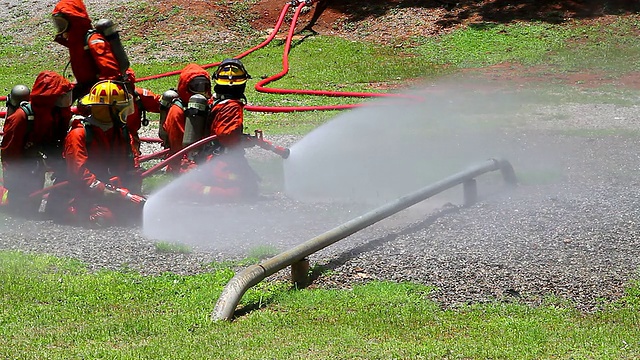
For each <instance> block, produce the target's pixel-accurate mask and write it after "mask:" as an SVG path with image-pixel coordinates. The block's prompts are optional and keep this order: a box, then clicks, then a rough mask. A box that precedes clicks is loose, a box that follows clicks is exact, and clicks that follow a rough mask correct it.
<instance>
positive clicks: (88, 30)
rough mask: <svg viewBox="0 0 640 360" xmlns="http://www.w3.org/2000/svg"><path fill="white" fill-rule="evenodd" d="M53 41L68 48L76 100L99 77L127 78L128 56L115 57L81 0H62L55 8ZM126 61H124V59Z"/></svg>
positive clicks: (103, 78) (104, 78)
mask: <svg viewBox="0 0 640 360" xmlns="http://www.w3.org/2000/svg"><path fill="white" fill-rule="evenodd" d="M52 18H53V23H54V26H55V29H56V34H55V38H54V41H55V42H57V43H59V44H61V45H62V46H65V47H66V48H68V49H69V62H70V63H71V71H72V72H73V75H74V76H75V79H76V83H75V84H74V89H73V100H74V101H75V100H76V99H79V98H80V97H82V96H84V95H85V94H87V93H88V92H89V89H91V86H93V84H95V83H96V82H97V81H100V80H124V77H123V75H124V74H123V71H122V70H121V69H122V66H124V65H126V67H125V68H124V69H126V68H127V67H128V66H129V65H128V64H127V62H128V59H120V61H119V59H118V58H117V57H116V55H115V53H114V51H113V49H112V45H111V44H110V42H109V41H107V40H106V38H105V36H104V35H103V34H101V33H100V32H98V31H95V29H94V28H93V26H92V24H91V18H90V17H89V14H88V13H87V8H86V7H85V5H84V3H83V2H82V0H60V1H59V2H58V3H57V4H56V6H55V8H54V9H53V12H52ZM123 62H124V63H125V64H121V63H123Z"/></svg>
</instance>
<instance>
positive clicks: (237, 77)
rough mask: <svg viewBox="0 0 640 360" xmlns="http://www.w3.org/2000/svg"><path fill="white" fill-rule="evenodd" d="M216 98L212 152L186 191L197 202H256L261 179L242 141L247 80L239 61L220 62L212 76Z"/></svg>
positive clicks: (210, 121) (210, 128) (212, 116)
mask: <svg viewBox="0 0 640 360" xmlns="http://www.w3.org/2000/svg"><path fill="white" fill-rule="evenodd" d="M212 77H213V80H214V82H215V86H214V88H213V90H214V93H215V96H214V101H213V106H212V108H211V111H210V114H209V123H210V127H209V129H208V134H206V133H205V135H216V136H217V137H216V140H215V145H214V151H213V153H212V154H210V155H209V156H208V157H207V158H206V160H207V161H206V162H207V164H206V165H203V166H202V167H203V168H204V169H206V170H205V171H203V172H202V174H198V175H200V176H199V177H198V179H197V180H196V181H194V182H193V183H192V184H191V186H190V187H189V189H190V191H191V193H193V194H195V195H196V196H198V198H203V197H204V198H209V199H211V200H214V201H237V200H241V199H255V198H256V197H257V196H258V192H259V182H260V178H259V176H258V175H257V174H256V172H255V171H254V170H253V169H252V168H251V166H250V165H249V163H248V161H247V159H246V158H245V151H244V147H245V145H246V146H251V145H250V144H245V143H244V141H243V139H244V138H245V136H244V134H243V129H244V105H245V104H246V102H247V99H246V97H245V95H244V92H245V88H246V83H247V80H248V79H249V78H250V76H249V74H248V73H247V70H246V69H245V67H244V65H243V64H242V62H241V61H240V60H237V59H225V60H223V61H222V62H221V63H220V65H219V66H218V68H217V69H216V71H215V73H214V74H213V76H212Z"/></svg>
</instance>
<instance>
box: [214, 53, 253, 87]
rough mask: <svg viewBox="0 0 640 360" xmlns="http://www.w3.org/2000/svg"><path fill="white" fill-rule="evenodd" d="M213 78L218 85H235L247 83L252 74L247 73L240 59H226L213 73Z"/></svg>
mask: <svg viewBox="0 0 640 360" xmlns="http://www.w3.org/2000/svg"><path fill="white" fill-rule="evenodd" d="M213 79H214V80H215V82H216V84H217V85H227V86H234V85H243V84H245V83H246V82H247V80H248V79H251V75H249V73H247V70H246V69H245V68H244V65H242V62H241V61H240V60H238V59H224V60H223V61H222V62H221V63H220V65H218V69H216V72H215V73H214V74H213Z"/></svg>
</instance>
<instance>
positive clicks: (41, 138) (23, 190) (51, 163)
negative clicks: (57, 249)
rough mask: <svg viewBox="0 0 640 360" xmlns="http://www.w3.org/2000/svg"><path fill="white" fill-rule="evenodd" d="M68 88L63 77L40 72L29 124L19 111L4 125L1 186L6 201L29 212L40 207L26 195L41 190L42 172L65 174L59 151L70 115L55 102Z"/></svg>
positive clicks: (0, 153) (69, 85)
mask: <svg viewBox="0 0 640 360" xmlns="http://www.w3.org/2000/svg"><path fill="white" fill-rule="evenodd" d="M71 88H72V85H71V83H70V82H69V81H68V80H67V79H65V78H64V77H63V76H62V75H60V74H57V73H55V72H53V71H43V72H41V73H40V74H38V76H37V77H36V80H35V82H34V84H33V89H32V90H31V101H30V103H31V110H32V112H33V116H34V118H33V120H32V122H30V121H29V120H28V119H27V114H26V113H25V111H24V110H23V109H22V108H18V109H17V110H16V112H14V113H13V114H12V115H11V116H9V118H8V119H6V121H5V123H4V128H3V132H4V136H3V137H2V143H1V150H0V156H1V158H2V168H3V174H4V186H5V187H6V188H7V189H8V190H9V195H8V198H9V200H10V201H11V202H12V203H13V204H14V205H17V206H18V205H22V204H23V205H25V209H26V210H27V211H28V212H30V211H31V210H33V209H32V208H31V206H32V205H33V204H31V203H38V204H39V203H40V199H39V198H38V199H32V201H30V200H29V194H31V193H32V192H34V191H37V190H40V189H42V187H43V185H44V174H45V172H47V171H54V172H56V171H57V172H58V173H60V172H62V173H63V172H64V171H63V170H64V168H63V167H62V168H60V167H61V164H62V156H61V155H62V147H63V142H64V138H65V136H66V133H67V129H68V126H69V120H70V119H71V115H72V114H71V109H70V107H69V106H66V107H58V106H56V101H57V100H58V99H59V98H60V97H61V96H62V95H64V94H66V93H68V92H69V91H71ZM45 157H46V158H45ZM27 203H30V204H29V205H28V204H27ZM12 206H13V205H12ZM33 206H35V205H33ZM27 207H28V209H27Z"/></svg>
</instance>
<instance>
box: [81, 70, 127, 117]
mask: <svg viewBox="0 0 640 360" xmlns="http://www.w3.org/2000/svg"><path fill="white" fill-rule="evenodd" d="M80 102H81V103H82V105H86V106H90V107H91V114H92V115H94V117H96V120H98V121H101V122H107V121H110V115H109V118H107V116H106V114H111V111H113V112H114V113H115V114H116V115H117V116H118V119H119V120H120V122H121V123H123V124H126V123H127V117H128V116H129V115H131V114H133V112H134V110H135V109H134V106H133V97H132V96H131V95H130V94H129V92H128V91H127V88H126V87H125V85H124V84H123V83H119V82H114V81H111V80H104V81H99V82H97V83H96V84H95V85H93V87H92V88H91V90H90V91H89V94H87V95H86V96H84V97H83V98H82V99H80Z"/></svg>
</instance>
